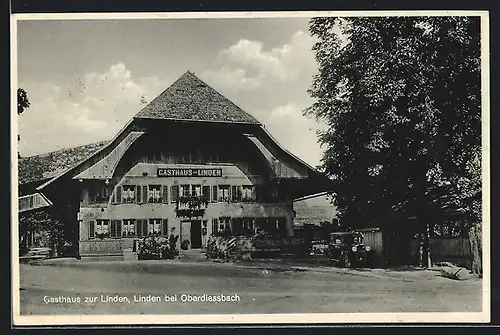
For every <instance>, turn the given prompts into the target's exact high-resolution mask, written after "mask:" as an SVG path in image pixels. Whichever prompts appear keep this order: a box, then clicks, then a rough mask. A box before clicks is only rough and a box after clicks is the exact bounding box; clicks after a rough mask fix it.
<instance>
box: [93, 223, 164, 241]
mask: <svg viewBox="0 0 500 335" xmlns="http://www.w3.org/2000/svg"><path fill="white" fill-rule="evenodd" d="M147 236H168V219H137V220H136V219H128V220H96V221H95V222H94V221H90V223H89V239H94V238H96V237H98V238H102V237H110V238H120V237H147Z"/></svg>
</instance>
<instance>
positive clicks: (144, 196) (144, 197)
mask: <svg viewBox="0 0 500 335" xmlns="http://www.w3.org/2000/svg"><path fill="white" fill-rule="evenodd" d="M142 202H143V203H147V202H148V185H142Z"/></svg>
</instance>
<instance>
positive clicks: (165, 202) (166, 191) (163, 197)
mask: <svg viewBox="0 0 500 335" xmlns="http://www.w3.org/2000/svg"><path fill="white" fill-rule="evenodd" d="M162 188H163V196H162V202H163V203H164V204H168V186H167V185H163V186H162Z"/></svg>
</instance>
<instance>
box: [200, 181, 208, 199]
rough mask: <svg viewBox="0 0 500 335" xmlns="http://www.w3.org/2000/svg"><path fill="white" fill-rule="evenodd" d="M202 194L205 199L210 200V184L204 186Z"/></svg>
mask: <svg viewBox="0 0 500 335" xmlns="http://www.w3.org/2000/svg"><path fill="white" fill-rule="evenodd" d="M201 194H202V195H203V198H205V200H207V201H210V186H208V185H205V186H203V188H202V190H201Z"/></svg>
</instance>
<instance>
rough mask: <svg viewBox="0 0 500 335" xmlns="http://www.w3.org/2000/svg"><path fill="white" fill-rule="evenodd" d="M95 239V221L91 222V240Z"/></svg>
mask: <svg viewBox="0 0 500 335" xmlns="http://www.w3.org/2000/svg"><path fill="white" fill-rule="evenodd" d="M93 238H95V223H94V221H90V222H89V239H93Z"/></svg>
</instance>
